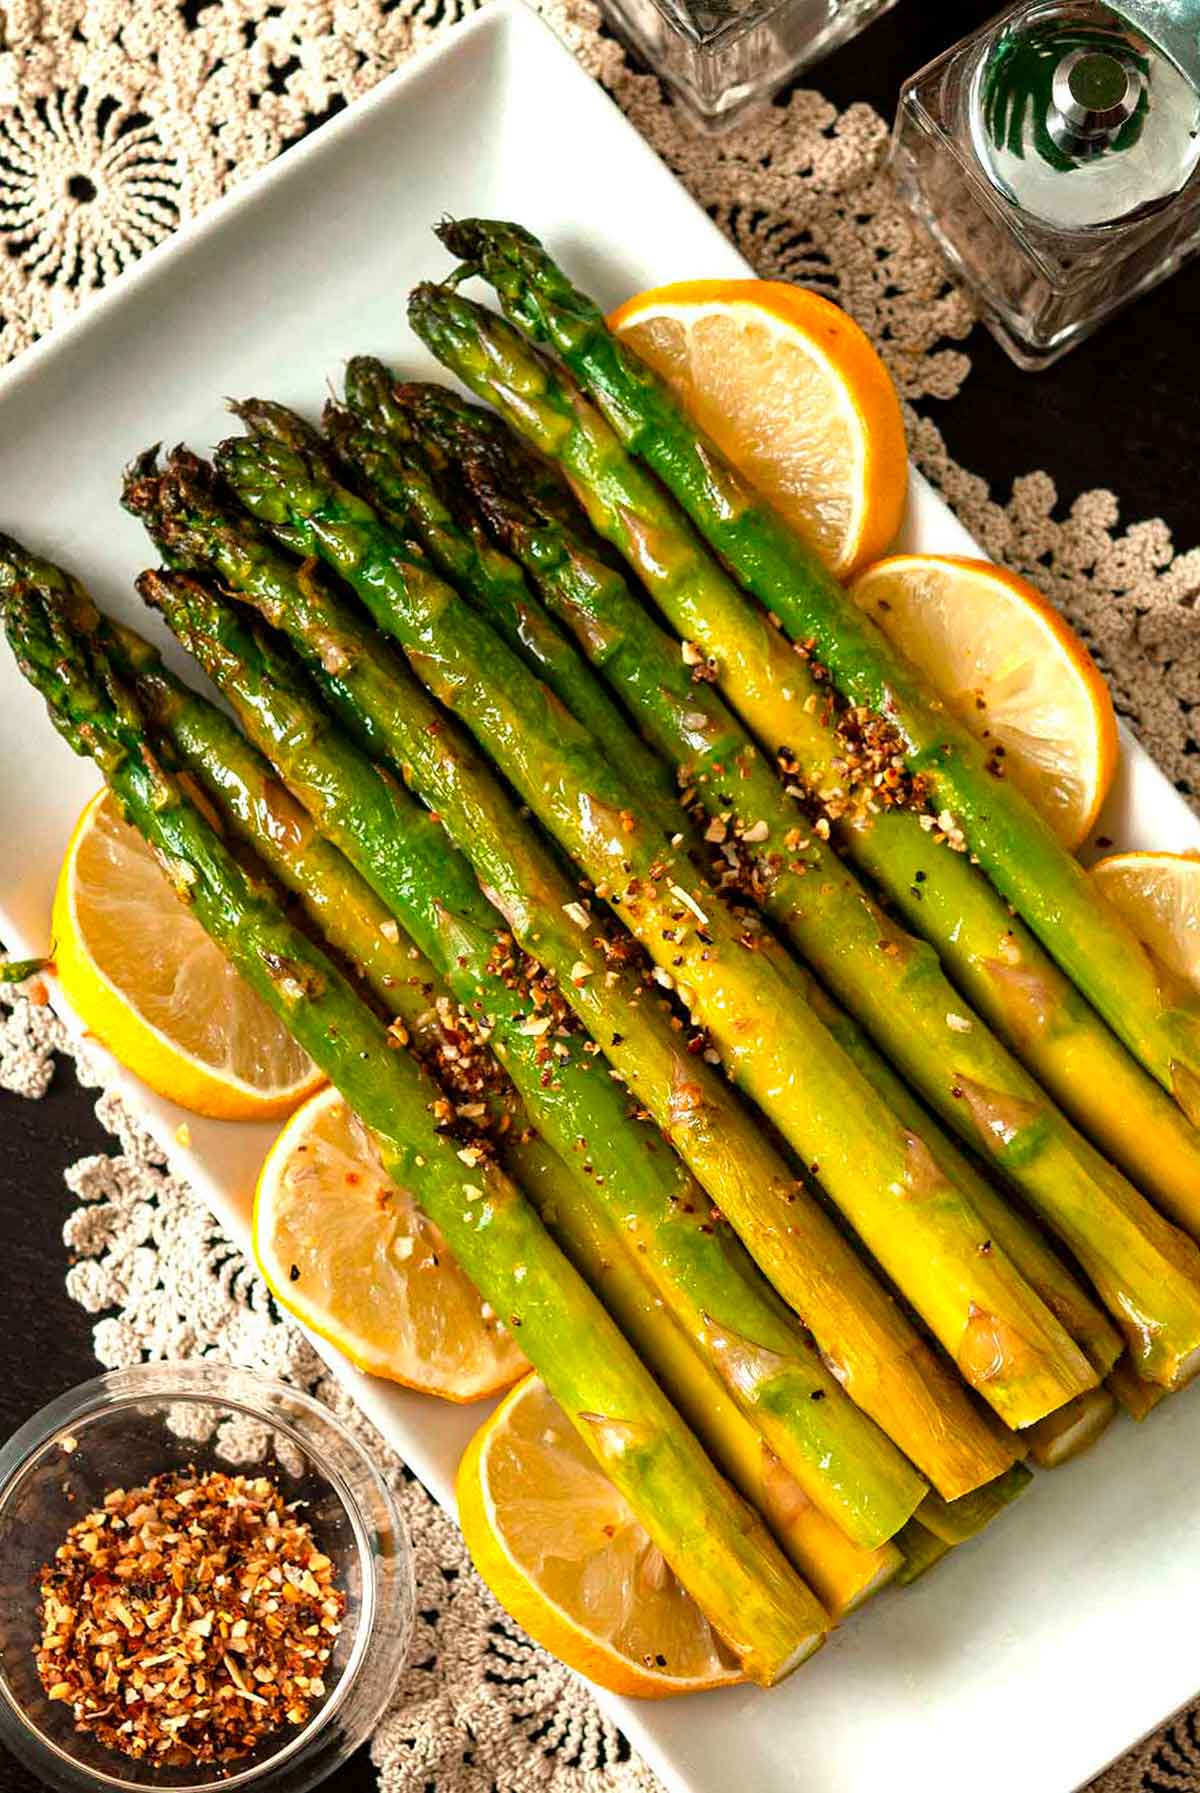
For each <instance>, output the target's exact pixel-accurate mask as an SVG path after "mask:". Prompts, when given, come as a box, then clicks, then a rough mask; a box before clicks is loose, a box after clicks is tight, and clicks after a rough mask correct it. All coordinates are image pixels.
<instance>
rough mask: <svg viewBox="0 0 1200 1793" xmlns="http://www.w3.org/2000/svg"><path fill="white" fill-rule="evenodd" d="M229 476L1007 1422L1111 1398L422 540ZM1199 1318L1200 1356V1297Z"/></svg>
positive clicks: (968, 1211) (740, 929)
mask: <svg viewBox="0 0 1200 1793" xmlns="http://www.w3.org/2000/svg"><path fill="white" fill-rule="evenodd" d="M219 460H220V462H221V465H222V469H223V471H224V472H225V474H226V476H227V477H228V478H229V480H230V483H231V484H232V485H233V487H234V489H235V490H236V491H237V492H238V494H239V496H240V497H241V498H242V500H243V502H244V503H246V505H247V507H248V508H249V509H250V510H251V512H252V513H253V514H255V515H257V516H258V517H259V519H260V520H261V521H263V522H265V523H267V524H268V525H270V524H272V523H275V524H279V525H281V526H282V527H283V528H284V530H285V531H286V532H287V534H288V537H289V540H292V541H293V542H296V541H299V542H300V543H301V544H302V545H303V546H304V548H305V549H306V551H308V552H309V553H312V554H314V555H318V556H320V557H322V558H324V559H326V560H327V561H328V563H329V565H330V566H332V567H333V568H334V569H335V570H336V571H337V572H339V573H340V574H341V575H342V576H343V577H344V578H345V579H346V580H347V581H348V583H350V584H351V585H352V586H353V588H354V590H355V591H356V592H357V593H358V595H359V596H360V597H361V598H362V599H363V601H364V603H365V604H366V606H367V607H368V609H370V610H371V611H372V613H373V614H374V616H375V618H376V621H377V622H378V623H379V624H380V626H381V627H383V628H385V629H387V630H388V631H389V632H391V633H392V634H393V635H394V636H395V637H396V639H397V640H399V641H400V643H401V645H402V646H403V647H404V648H405V650H406V651H407V652H408V654H409V658H410V661H411V663H412V664H413V665H414V667H415V669H416V670H417V671H418V672H419V674H420V675H421V676H422V678H423V679H424V680H425V682H426V683H427V684H428V685H429V687H430V689H431V690H432V691H433V692H434V693H435V695H437V696H439V697H440V698H441V699H442V700H443V702H445V703H446V705H447V707H448V708H450V709H451V710H452V711H453V712H454V713H455V714H456V715H458V716H459V717H460V718H461V719H462V720H463V721H465V722H466V724H467V726H468V727H469V728H470V729H471V731H472V732H473V733H474V734H475V736H476V738H477V740H478V741H479V742H480V743H481V745H485V746H486V750H487V751H488V752H489V753H490V754H491V756H492V758H493V760H494V761H495V762H496V763H497V765H498V766H499V767H500V769H501V770H502V771H503V772H504V773H505V775H506V776H507V777H508V778H509V780H510V782H512V783H513V785H514V786H515V787H516V789H517V790H518V791H519V793H520V795H521V796H522V797H523V799H524V800H525V802H526V803H527V804H528V805H529V806H530V808H531V809H532V811H533V812H534V814H535V815H537V816H538V817H539V819H540V820H541V821H542V822H543V823H544V824H545V825H546V827H547V828H548V829H549V830H550V832H551V833H552V834H553V835H554V836H555V838H556V839H557V840H558V842H559V845H560V846H561V847H562V848H563V849H564V851H565V852H567V853H569V854H570V855H571V856H572V858H574V859H575V861H576V863H577V864H578V865H579V866H580V867H581V868H582V870H583V871H584V873H585V874H586V876H587V877H588V878H589V879H590V880H591V881H592V883H593V884H594V885H595V886H596V888H597V894H598V895H601V896H603V897H604V898H605V900H607V901H608V902H609V903H610V904H611V905H612V906H613V907H614V909H619V912H620V914H621V916H622V917H623V918H624V919H625V921H626V922H627V924H628V926H629V927H630V929H631V931H632V932H633V934H634V935H635V937H636V938H637V939H639V940H640V941H641V943H642V945H643V946H644V947H645V948H646V950H647V952H649V953H650V955H651V957H652V958H654V959H655V961H656V963H657V967H658V977H659V979H660V981H662V980H666V981H667V982H668V983H669V984H671V985H672V986H673V987H675V988H677V989H678V990H679V991H680V994H681V996H682V997H683V999H684V1000H685V1002H686V1004H687V1006H688V1007H689V1009H690V1010H691V1013H692V1015H693V1018H694V1019H696V1020H697V1021H698V1022H699V1023H701V1024H702V1025H703V1026H705V1027H706V1028H708V1030H709V1032H710V1033H711V1034H712V1036H713V1039H714V1041H715V1043H716V1045H717V1047H718V1048H719V1049H720V1050H721V1051H722V1052H723V1054H724V1057H725V1062H726V1064H727V1066H728V1067H729V1069H730V1071H731V1074H732V1075H733V1076H734V1077H735V1078H736V1080H737V1081H739V1082H740V1083H741V1085H742V1087H743V1088H744V1089H745V1090H746V1091H747V1093H748V1094H750V1095H751V1096H752V1097H753V1098H754V1100H755V1101H756V1102H757V1103H758V1105H759V1107H760V1108H762V1109H763V1110H764V1112H765V1113H767V1114H768V1115H769V1116H770V1117H771V1119H772V1120H773V1121H774V1122H775V1123H776V1125H777V1126H778V1127H779V1128H780V1130H781V1132H782V1133H783V1134H784V1136H785V1138H787V1139H788V1140H789V1142H790V1143H791V1145H792V1146H793V1148H794V1150H795V1151H796V1152H797V1153H798V1154H800V1155H801V1156H802V1157H803V1158H804V1159H805V1160H806V1161H808V1162H810V1163H811V1164H819V1167H820V1172H819V1174H820V1177H821V1180H822V1181H823V1183H824V1184H825V1186H826V1188H827V1190H828V1191H829V1193H830V1195H831V1196H832V1198H833V1199H834V1201H835V1202H837V1203H838V1205H839V1206H840V1207H841V1208H842V1210H843V1212H844V1213H845V1214H846V1216H847V1218H848V1219H849V1220H850V1222H851V1224H852V1225H853V1226H854V1227H855V1228H856V1230H857V1231H858V1233H859V1235H860V1236H861V1237H862V1238H863V1239H864V1241H865V1243H866V1244H867V1245H868V1247H869V1249H870V1250H871V1251H872V1253H873V1254H874V1256H875V1257H876V1258H877V1259H878V1261H879V1262H880V1264H881V1265H882V1266H883V1268H884V1269H885V1270H886V1271H887V1272H888V1274H889V1275H890V1276H891V1277H892V1279H893V1281H895V1282H896V1283H897V1285H898V1286H899V1287H900V1288H901V1289H902V1290H903V1291H904V1292H905V1293H906V1294H907V1295H908V1296H909V1298H910V1299H911V1300H912V1301H913V1303H914V1305H915V1306H916V1307H917V1310H918V1312H920V1313H921V1314H922V1317H923V1318H924V1319H925V1320H926V1321H927V1323H928V1324H929V1326H930V1327H931V1329H932V1330H933V1332H934V1334H935V1336H937V1337H938V1338H939V1339H940V1341H941V1342H942V1344H943V1345H944V1346H945V1347H946V1348H947V1349H948V1350H949V1351H950V1352H951V1353H952V1354H953V1355H954V1356H955V1359H956V1362H957V1363H958V1365H959V1368H960V1370H961V1372H962V1373H963V1375H964V1377H965V1378H966V1380H967V1381H968V1382H970V1383H971V1384H972V1385H973V1386H975V1387H976V1388H977V1389H978V1390H979V1392H980V1393H981V1394H983V1396H984V1398H985V1399H986V1400H987V1401H988V1402H989V1403H990V1404H991V1405H992V1406H993V1407H994V1409H995V1410H996V1411H997V1412H998V1413H999V1414H1000V1416H1001V1418H1003V1419H1004V1420H1005V1421H1006V1422H1007V1423H1010V1424H1013V1425H1018V1426H1019V1425H1026V1424H1030V1423H1031V1422H1032V1421H1033V1420H1034V1419H1037V1418H1041V1417H1042V1414H1043V1413H1044V1412H1052V1411H1053V1410H1054V1408H1055V1407H1057V1406H1061V1405H1062V1404H1063V1401H1064V1400H1069V1399H1070V1398H1071V1396H1072V1395H1073V1394H1076V1393H1078V1392H1080V1390H1081V1389H1082V1388H1086V1387H1091V1386H1093V1385H1094V1382H1095V1373H1094V1371H1093V1370H1092V1369H1091V1366H1090V1365H1089V1364H1088V1363H1087V1361H1086V1359H1085V1358H1084V1357H1083V1355H1082V1353H1081V1352H1080V1351H1079V1350H1078V1347H1077V1346H1075V1344H1074V1342H1073V1341H1072V1340H1071V1339H1070V1338H1069V1337H1068V1335H1067V1334H1066V1332H1065V1331H1064V1330H1063V1328H1062V1327H1061V1326H1060V1325H1059V1323H1058V1322H1057V1321H1056V1320H1055V1319H1054V1317H1053V1315H1052V1314H1050V1312H1049V1310H1048V1309H1047V1308H1046V1307H1045V1304H1044V1303H1043V1302H1042V1301H1041V1300H1040V1299H1039V1298H1038V1297H1037V1296H1036V1295H1035V1294H1034V1293H1033V1291H1032V1290H1031V1289H1030V1288H1029V1287H1028V1285H1027V1284H1026V1283H1025V1282H1024V1281H1023V1279H1022V1278H1021V1277H1020V1276H1019V1275H1018V1273H1017V1272H1016V1270H1015V1269H1014V1267H1013V1265H1012V1264H1011V1262H1010V1261H1009V1259H1008V1258H1007V1257H1006V1256H1005V1254H1003V1253H1002V1252H1000V1251H999V1250H998V1249H996V1248H995V1247H994V1245H993V1243H992V1242H990V1241H988V1240H987V1235H986V1232H985V1229H984V1228H983V1225H982V1222H981V1221H980V1220H979V1218H978V1216H977V1215H976V1214H975V1212H974V1210H973V1209H972V1208H971V1207H970V1204H969V1203H968V1202H967V1201H966V1200H965V1198H964V1197H963V1196H962V1195H961V1194H960V1192H959V1191H957V1190H956V1189H955V1188H954V1187H953V1185H952V1184H950V1183H949V1182H948V1181H947V1180H946V1178H945V1177H944V1176H943V1175H942V1173H941V1171H940V1170H939V1169H938V1167H937V1165H936V1163H935V1162H934V1160H933V1159H932V1157H931V1156H930V1154H929V1151H928V1149H927V1148H926V1146H925V1145H924V1143H923V1141H922V1140H921V1139H920V1137H919V1136H918V1135H915V1134H913V1133H911V1132H910V1131H909V1130H908V1129H906V1128H903V1127H901V1126H900V1125H899V1123H898V1122H896V1120H895V1119H894V1117H893V1116H892V1115H891V1114H890V1112H889V1111H888V1110H887V1108H886V1107H885V1105H884V1104H883V1103H881V1102H880V1101H879V1099H878V1097H877V1096H876V1094H875V1092H874V1091H873V1090H872V1089H871V1087H870V1085H869V1084H868V1083H867V1082H866V1080H865V1079H864V1078H863V1077H862V1076H861V1074H860V1073H859V1072H858V1070H857V1069H856V1067H855V1066H854V1065H853V1064H852V1063H851V1062H850V1061H849V1060H848V1059H847V1058H846V1056H845V1054H844V1053H842V1052H841V1050H840V1048H839V1047H838V1046H837V1045H836V1043H835V1042H834V1041H833V1039H832V1038H831V1036H830V1035H829V1033H828V1030H827V1029H825V1028H824V1027H823V1025H822V1024H821V1023H820V1021H818V1020H817V1019H816V1017H815V1016H814V1015H813V1013H812V1010H811V1008H810V1007H809V1006H808V1005H807V1004H806V1002H805V1000H804V994H803V988H802V985H801V983H800V980H799V979H797V978H795V977H791V976H789V975H788V974H787V963H788V962H787V961H786V960H785V959H784V958H783V957H782V956H781V955H780V954H779V953H778V952H777V951H775V950H773V942H771V941H770V940H769V938H768V937H767V936H766V935H754V936H749V937H748V936H747V933H746V929H745V926H744V924H743V923H741V922H740V921H739V920H737V919H736V918H735V917H733V916H732V915H730V914H729V913H728V912H727V911H726V910H725V908H724V906H723V904H722V902H721V899H720V897H719V896H718V895H717V893H716V892H715V891H714V890H713V889H712V888H711V886H710V885H708V884H707V883H706V882H705V881H704V880H703V879H701V878H699V877H698V875H697V874H696V872H695V871H694V869H693V868H692V866H691V864H690V863H689V861H688V860H687V859H686V857H685V856H683V855H682V854H680V853H679V852H678V851H677V850H674V849H671V848H670V847H664V845H663V842H662V835H661V831H660V830H659V829H657V828H656V826H655V825H654V822H653V820H652V819H651V818H648V817H647V816H646V815H645V813H644V811H642V809H641V807H640V805H639V804H638V800H637V796H636V793H634V792H633V791H631V790H630V788H629V787H628V786H627V785H626V784H625V783H624V782H623V781H622V780H621V779H620V778H619V777H618V776H617V775H616V774H615V773H614V772H613V769H612V768H611V767H610V765H609V763H608V760H607V758H606V756H605V753H604V750H603V748H602V747H601V746H600V744H599V743H597V742H596V741H595V740H594V739H593V737H592V736H590V735H589V734H588V733H587V731H586V730H585V729H583V728H582V727H581V726H580V725H579V724H578V723H576V722H575V721H574V719H573V718H572V717H570V716H569V715H568V714H566V713H565V712H562V711H561V708H560V707H559V706H553V707H552V706H551V705H550V704H549V703H548V702H547V694H546V692H545V688H544V687H543V686H542V685H541V684H540V683H539V682H538V681H537V680H536V679H535V678H534V677H533V675H532V674H531V673H530V672H529V670H528V669H527V668H526V666H525V665H524V663H523V662H522V661H521V660H520V659H519V658H518V657H517V656H516V655H515V654H513V653H512V652H511V650H510V649H508V648H507V647H506V645H505V644H504V643H503V642H502V641H501V640H500V638H499V637H498V636H497V635H495V633H494V632H493V631H492V630H491V629H490V627H489V626H488V624H487V623H486V622H485V621H484V620H483V619H482V618H481V617H479V616H478V615H477V614H476V613H474V612H473V611H471V610H470V609H469V608H468V607H467V606H465V605H462V604H458V603H456V602H455V601H454V594H453V592H452V591H451V590H450V588H448V587H446V586H445V585H444V584H442V583H441V582H440V581H434V582H431V581H430V579H429V578H428V576H427V575H426V574H425V573H424V572H423V570H422V569H420V568H416V567H413V566H412V565H411V563H406V562H405V560H404V557H403V541H402V538H401V537H399V536H398V535H397V534H396V532H395V531H393V530H390V529H389V528H387V526H386V525H384V524H383V523H382V522H381V520H380V519H379V518H378V517H377V516H376V514H375V513H374V512H373V511H372V510H371V508H370V506H369V505H367V504H366V503H365V502H364V501H363V500H361V499H358V498H357V497H355V495H354V494H352V493H350V492H348V491H346V489H345V488H344V487H341V486H339V485H338V483H337V480H336V477H335V476H334V473H333V471H332V469H331V467H330V466H329V464H328V463H327V462H326V461H324V460H322V459H321V458H319V457H318V456H317V455H316V454H315V453H314V452H313V451H312V449H311V448H310V447H307V446H300V445H299V444H298V443H297V442H295V441H292V442H288V441H283V440H280V439H279V437H278V436H272V437H270V438H266V437H255V438H252V439H246V438H242V439H240V440H238V441H236V442H230V443H226V444H223V445H222V448H221V450H220V451H219ZM748 948H749V950H748ZM848 1117H853V1125H852V1126H851V1127H850V1128H848V1127H847V1118H848ZM897 1189H901V1190H904V1191H905V1192H906V1196H907V1198H908V1200H909V1204H910V1205H909V1207H908V1212H907V1224H906V1226H905V1227H904V1228H903V1229H897V1228H896V1227H895V1225H894V1223H893V1221H892V1218H891V1216H892V1213H893V1209H894V1202H895V1191H896V1190H897ZM985 1245H986V1246H987V1249H985V1250H982V1251H981V1249H980V1247H981V1246H985ZM931 1269H933V1274H931ZM1197 1321H1198V1329H1197V1341H1196V1342H1197V1349H1198V1350H1200V1291H1198V1303H1197ZM1164 1373H1173V1365H1172V1366H1171V1370H1170V1371H1164Z"/></svg>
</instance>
